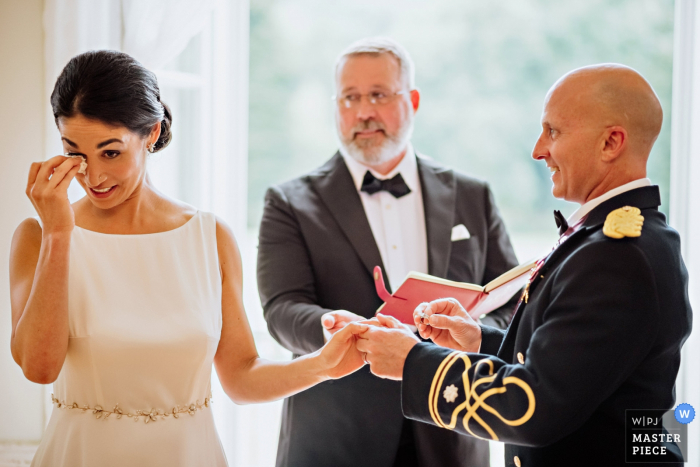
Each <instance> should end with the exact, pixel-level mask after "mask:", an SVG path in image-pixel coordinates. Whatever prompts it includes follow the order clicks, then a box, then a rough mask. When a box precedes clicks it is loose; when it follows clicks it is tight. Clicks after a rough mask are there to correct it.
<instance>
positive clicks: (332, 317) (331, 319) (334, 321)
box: [321, 310, 365, 342]
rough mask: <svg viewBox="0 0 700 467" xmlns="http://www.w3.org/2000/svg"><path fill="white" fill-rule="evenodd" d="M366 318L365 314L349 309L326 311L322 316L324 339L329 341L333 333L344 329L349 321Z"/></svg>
mask: <svg viewBox="0 0 700 467" xmlns="http://www.w3.org/2000/svg"><path fill="white" fill-rule="evenodd" d="M364 319H365V318H364V316H360V315H356V314H355V313H352V312H350V311H347V310H335V311H329V312H328V313H325V314H324V315H323V316H321V325H322V326H323V341H324V342H328V341H329V340H330V338H331V336H332V335H333V334H335V333H336V332H338V331H340V330H341V329H343V328H344V327H345V326H346V325H347V324H348V323H352V322H354V321H362V320H364Z"/></svg>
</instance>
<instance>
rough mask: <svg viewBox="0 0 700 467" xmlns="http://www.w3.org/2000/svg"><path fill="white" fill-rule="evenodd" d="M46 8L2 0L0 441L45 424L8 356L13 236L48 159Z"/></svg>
mask: <svg viewBox="0 0 700 467" xmlns="http://www.w3.org/2000/svg"><path fill="white" fill-rule="evenodd" d="M42 11H43V1H42V0H22V1H17V0H0V64H1V65H0V148H1V149H0V151H2V155H0V160H1V161H2V164H1V165H0V167H2V170H0V201H1V203H0V219H2V221H1V222H0V414H1V415H0V443H8V442H25V443H26V442H38V440H39V438H40V437H41V433H42V429H43V426H44V413H43V410H44V408H43V388H42V386H39V385H37V384H33V383H30V382H28V381H27V380H26V379H25V378H24V376H23V375H22V371H21V369H20V368H19V367H18V366H17V365H16V364H15V362H14V361H13V360H12V355H11V354H10V333H11V329H12V328H11V314H10V290H9V277H8V264H9V252H10V242H11V240H12V234H13V232H14V230H15V228H16V227H17V225H18V224H19V223H20V222H21V221H22V220H23V219H25V218H26V217H29V216H33V215H34V208H33V207H32V205H31V203H30V202H29V200H28V199H27V197H26V196H25V194H24V189H25V186H26V181H27V173H28V171H29V165H30V163H31V162H32V161H40V160H42V159H43V158H44V146H43V141H44V109H45V106H46V105H48V104H47V103H46V102H45V101H44V65H43V63H44V57H43V50H44V48H43V28H42ZM0 447H1V446H0Z"/></svg>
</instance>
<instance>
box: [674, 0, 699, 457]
mask: <svg viewBox="0 0 700 467" xmlns="http://www.w3.org/2000/svg"><path fill="white" fill-rule="evenodd" d="M674 28H675V43H674V57H673V63H674V66H673V114H672V128H671V140H672V142H671V204H670V216H669V217H670V219H669V220H670V223H671V225H672V226H673V227H674V228H675V229H676V230H678V232H679V233H680V235H681V241H682V253H683V258H684V260H685V264H686V266H687V267H688V274H689V276H690V284H689V293H690V303H691V306H692V307H693V310H694V316H695V323H694V327H695V329H694V330H693V332H692V334H691V335H690V338H689V339H688V341H687V342H686V344H685V347H684V348H683V358H682V362H681V372H680V375H679V377H678V382H677V385H676V387H677V394H676V402H677V403H681V402H686V403H689V404H691V405H692V406H693V407H694V408H695V410H696V415H695V421H694V422H692V423H690V424H689V425H688V437H689V440H688V445H689V447H690V449H689V457H690V459H688V467H700V448H699V446H700V365H699V364H698V359H699V358H700V330H699V329H698V327H700V319H698V317H700V184H699V183H698V181H699V180H700V159H699V158H698V155H699V154H700V6H699V5H698V4H697V2H696V0H676V18H675V25H674Z"/></svg>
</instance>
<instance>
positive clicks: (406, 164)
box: [340, 141, 418, 191]
mask: <svg viewBox="0 0 700 467" xmlns="http://www.w3.org/2000/svg"><path fill="white" fill-rule="evenodd" d="M340 154H341V155H342V156H343V160H344V161H345V165H346V166H347V167H348V170H349V171H350V175H351V176H352V181H353V182H354V183H355V188H356V189H357V191H360V188H362V180H363V179H364V178H365V173H367V171H368V170H369V171H370V173H371V174H372V175H374V176H375V177H376V178H378V179H379V180H387V179H390V178H393V177H394V176H395V175H396V174H399V173H400V174H401V176H402V177H403V179H404V181H405V182H406V185H408V187H409V188H410V189H411V191H415V190H416V188H417V186H416V185H417V182H418V164H417V162H416V153H415V152H413V145H411V142H410V141H409V142H408V145H407V147H406V154H404V156H403V159H401V162H399V164H398V165H397V166H396V167H394V168H393V170H392V171H391V172H389V173H388V174H386V175H381V174H379V173H378V172H377V171H375V170H374V169H373V168H371V167H369V166H367V165H365V164H363V163H361V162H359V161H357V160H356V159H353V158H352V157H351V156H350V155H348V154H346V153H345V151H343V150H341V151H340Z"/></svg>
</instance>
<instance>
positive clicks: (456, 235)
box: [452, 224, 471, 242]
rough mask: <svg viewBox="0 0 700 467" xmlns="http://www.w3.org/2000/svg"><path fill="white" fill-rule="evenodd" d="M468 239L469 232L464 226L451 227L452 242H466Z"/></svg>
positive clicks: (469, 236)
mask: <svg viewBox="0 0 700 467" xmlns="http://www.w3.org/2000/svg"><path fill="white" fill-rule="evenodd" d="M468 238H471V235H469V231H468V230H467V228H466V227H465V226H464V224H459V225H455V226H454V227H452V241H453V242H456V241H457V240H466V239H468Z"/></svg>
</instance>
